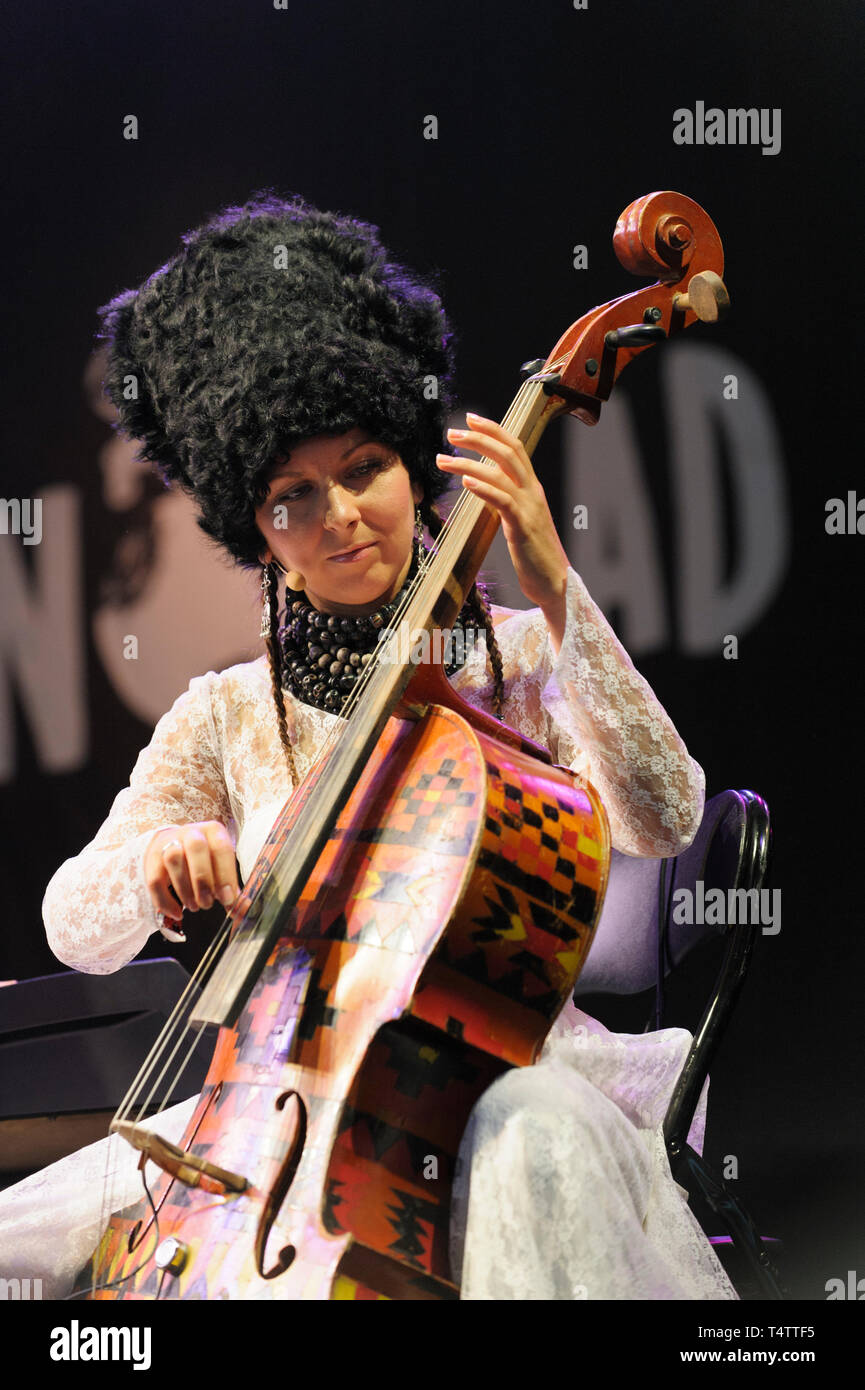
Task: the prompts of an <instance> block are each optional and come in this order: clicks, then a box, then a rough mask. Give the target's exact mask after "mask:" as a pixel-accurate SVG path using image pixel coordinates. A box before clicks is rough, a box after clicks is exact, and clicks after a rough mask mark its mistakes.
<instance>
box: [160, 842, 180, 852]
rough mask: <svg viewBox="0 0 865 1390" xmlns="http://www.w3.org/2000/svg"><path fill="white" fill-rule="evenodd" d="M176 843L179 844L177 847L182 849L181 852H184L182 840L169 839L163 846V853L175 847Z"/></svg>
mask: <svg viewBox="0 0 865 1390" xmlns="http://www.w3.org/2000/svg"><path fill="white" fill-rule="evenodd" d="M175 845H176V846H177V848H178V849H179V850H180V852H181V854H182V853H183V845H182V843H181V841H180V840H168V841H167V843H166V844H164V845H163V846H162V853H163V855H164V854H165V853H166V851H167V850H170V849H174V846H175Z"/></svg>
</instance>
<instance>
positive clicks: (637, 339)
mask: <svg viewBox="0 0 865 1390" xmlns="http://www.w3.org/2000/svg"><path fill="white" fill-rule="evenodd" d="M666 336H667V331H666V329H664V328H662V327H661V325H660V324H659V323H629V324H628V325H627V327H625V328H611V329H610V331H609V332H608V333H605V334H604V347H605V348H632V347H645V345H646V344H647V343H660V342H661V341H662V340H663V339H664V338H666Z"/></svg>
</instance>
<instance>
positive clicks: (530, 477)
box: [436, 414, 569, 613]
mask: <svg viewBox="0 0 865 1390" xmlns="http://www.w3.org/2000/svg"><path fill="white" fill-rule="evenodd" d="M466 420H467V422H468V425H469V428H468V429H467V430H448V439H449V440H450V442H451V443H452V444H455V445H457V446H458V447H459V448H463V449H472V450H474V451H476V452H477V453H479V454H483V455H484V456H485V457H486V458H487V459H489V460H490V461H491V462H490V464H487V463H482V462H481V461H480V460H479V459H478V460H475V459H467V458H452V457H451V455H450V454H437V455H436V462H437V463H438V466H439V467H440V468H441V469H443V471H445V472H453V473H461V474H462V477H463V485H464V486H465V487H466V488H467V489H468V491H470V492H473V493H474V494H475V496H477V497H479V498H480V499H481V501H482V502H486V503H487V505H488V506H490V507H493V508H494V509H495V510H496V511H497V512H498V513H499V516H500V517H501V522H502V531H503V532H504V536H505V540H506V541H507V545H508V550H509V551H510V554H511V559H512V560H513V563H514V569H515V570H516V574H517V580H518V582H519V586H520V588H521V589H522V591H523V593H524V594H525V596H526V598H527V599H528V600H529V602H530V603H532V604H534V605H535V607H537V608H540V609H542V610H543V611H544V612H545V613H549V612H550V611H555V610H556V609H557V608H559V607H561V606H562V605H563V603H564V595H565V589H566V586H567V576H568V565H569V561H568V557H567V555H566V553H565V549H564V546H563V545H562V543H561V541H560V539H559V534H558V532H557V530H556V526H555V522H554V521H553V518H552V514H551V512H550V507H549V503H548V502H547V498H546V494H545V493H544V490H543V488H542V487H541V485H540V483H539V481H538V479H537V476H536V475H535V471H534V469H533V468H532V465H531V460H530V459H529V456H528V454H527V453H526V451H525V449H524V448H523V446H522V444H521V443H520V441H519V440H518V439H517V438H516V436H515V435H513V434H510V433H509V432H508V431H507V430H506V429H504V428H503V427H502V426H501V425H499V424H497V423H496V422H495V421H494V420H486V419H484V417H483V416H481V415H470V414H469V415H466Z"/></svg>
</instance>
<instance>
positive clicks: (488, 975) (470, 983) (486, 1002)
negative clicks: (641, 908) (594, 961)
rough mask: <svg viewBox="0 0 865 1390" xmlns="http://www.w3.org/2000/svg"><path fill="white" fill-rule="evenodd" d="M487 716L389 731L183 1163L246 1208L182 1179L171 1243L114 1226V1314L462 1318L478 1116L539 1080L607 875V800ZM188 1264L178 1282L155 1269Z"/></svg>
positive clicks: (406, 722) (169, 1212)
mask: <svg viewBox="0 0 865 1390" xmlns="http://www.w3.org/2000/svg"><path fill="white" fill-rule="evenodd" d="M451 697H452V698H453V694H452V695H451ZM465 708H466V710H467V711H469V710H470V711H471V715H472V720H471V722H469V720H468V719H467V718H465V717H464V716H463V715H461V714H458V713H457V712H456V711H455V710H453V709H448V708H445V707H444V706H442V705H437V704H436V705H431V706H430V707H429V708H428V711H427V713H426V714H425V715H424V716H423V717H422V718H420V719H417V720H412V719H401V718H396V717H395V718H392V719H391V720H390V721H389V723H388V726H387V729H386V731H385V735H384V736H383V738H382V739H381V740H380V743H379V747H378V749H377V750H376V753H375V755H374V756H373V758H372V760H371V761H370V763H369V764H368V766H367V768H366V769H365V771H364V773H363V774H362V776H361V779H360V781H359V783H358V784H357V786H356V788H355V790H354V792H353V793H352V796H351V798H350V799H349V802H348V804H347V806H346V807H345V809H344V811H343V813H342V814H341V815H340V817H339V819H338V821H337V824H336V826H335V827H334V830H333V832H332V835H331V837H330V839H329V841H328V844H327V846H326V848H325V850H324V852H323V854H322V856H321V859H320V861H319V864H318V866H317V872H316V874H315V875H314V878H313V880H312V881H311V882H310V885H309V890H308V893H306V892H305V893H304V895H303V897H302V898H301V901H300V903H299V904H298V906H297V908H296V910H295V912H294V914H293V919H292V922H291V929H290V930H289V931H288V932H286V934H285V935H284V937H283V938H282V939H281V940H280V941H279V943H278V945H277V947H276V948H275V950H274V952H273V954H272V957H271V959H270V960H269V961H268V964H267V967H266V969H265V971H264V972H263V974H262V976H261V978H260V980H259V982H258V984H257V986H256V987H255V990H254V992H253V995H252V997H251V999H250V1001H249V1003H248V1005H247V1007H246V1009H245V1011H244V1013H243V1015H242V1017H241V1019H240V1020H239V1022H238V1024H237V1026H236V1028H235V1029H233V1030H229V1029H224V1030H223V1031H222V1034H221V1036H220V1041H219V1045H218V1047H217V1051H216V1054H215V1056H214V1060H213V1063H212V1066H211V1069H210V1073H209V1075H208V1078H207V1081H206V1084H205V1087H204V1091H203V1092H202V1096H201V1100H200V1103H199V1105H198V1107H197V1109H196V1112H195V1115H194V1116H193V1118H192V1120H191V1122H190V1125H189V1127H188V1131H187V1134H186V1135H185V1136H184V1140H183V1144H182V1147H183V1148H184V1149H185V1150H187V1151H188V1152H189V1153H190V1154H201V1155H206V1156H207V1158H208V1159H210V1160H212V1161H213V1162H214V1163H215V1164H218V1165H219V1167H220V1168H222V1169H225V1170H228V1171H229V1172H231V1173H232V1174H236V1175H242V1176H243V1177H245V1178H246V1179H247V1181H248V1186H247V1187H246V1188H245V1189H244V1190H243V1191H240V1192H232V1191H230V1190H226V1191H223V1192H219V1191H218V1190H214V1189H215V1187H216V1186H217V1185H216V1184H215V1183H214V1182H213V1180H212V1178H211V1179H210V1180H208V1181H207V1184H206V1185H207V1188H208V1190H203V1188H202V1185H198V1186H195V1187H191V1186H187V1185H185V1184H184V1182H183V1181H181V1180H179V1179H178V1178H177V1177H175V1176H172V1175H171V1174H163V1175H161V1177H160V1181H159V1183H158V1184H157V1185H156V1187H155V1188H154V1190H153V1198H154V1203H155V1206H156V1211H157V1215H158V1221H159V1231H158V1241H157V1233H156V1228H155V1225H154V1222H153V1217H152V1213H151V1211H150V1208H149V1205H148V1203H147V1202H146V1201H144V1200H142V1202H141V1203H139V1204H138V1206H137V1207H136V1208H134V1209H132V1210H130V1211H127V1212H124V1213H119V1214H118V1215H117V1216H115V1217H114V1218H113V1219H112V1222H111V1226H110V1228H109V1230H108V1232H107V1233H106V1236H105V1238H104V1240H103V1244H102V1247H101V1250H100V1252H99V1253H98V1264H99V1267H100V1269H101V1270H102V1273H103V1276H107V1280H108V1283H109V1284H111V1285H112V1286H113V1287H111V1288H104V1289H101V1290H99V1291H97V1292H95V1293H94V1294H93V1295H92V1296H93V1297H97V1298H106V1297H107V1298H118V1297H119V1298H127V1299H128V1298H132V1299H134V1298H156V1297H161V1298H178V1297H181V1298H182V1297H187V1298H189V1297H191V1298H205V1299H213V1298H247V1299H248V1298H256V1299H258V1298H282V1299H284V1298H289V1299H309V1298H312V1299H329V1298H358V1299H361V1298H364V1299H369V1298H409V1299H429V1298H432V1299H448V1298H455V1297H457V1296H458V1289H457V1286H456V1285H455V1284H454V1282H453V1280H452V1279H451V1274H450V1265H449V1259H448V1222H449V1214H450V1190H451V1183H452V1181H453V1175H454V1164H455V1160H456V1155H457V1149H458V1147H459V1142H460V1138H461V1136H462V1133H463V1130H464V1129H465V1125H466V1122H467V1119H468V1116H469V1112H470V1110H471V1108H472V1106H473V1105H474V1103H475V1101H476V1100H477V1099H478V1098H479V1096H480V1095H481V1094H482V1092H483V1091H484V1090H486V1088H487V1086H489V1085H490V1084H491V1083H492V1082H493V1081H494V1080H495V1078H496V1077H497V1076H498V1075H500V1074H501V1073H502V1072H503V1071H505V1070H506V1069H507V1068H509V1067H511V1066H525V1065H529V1064H530V1063H531V1062H533V1061H534V1060H535V1057H536V1055H537V1053H538V1051H539V1050H540V1047H541V1046H542V1044H543V1040H544V1037H545V1036H546V1033H547V1031H548V1029H549V1027H550V1024H551V1023H552V1022H553V1020H554V1019H555V1017H556V1015H557V1014H558V1012H559V1010H560V1009H561V1007H562V1005H563V1004H564V1002H565V1000H566V999H567V998H568V996H569V994H570V993H571V991H572V990H573V985H574V981H575V980H576V977H577V974H578V972H579V969H580V966H581V965H582V962H583V960H584V958H585V955H586V953H587V951H588V948H589V945H590V943H591V938H592V933H593V931H594V927H595V924H596V922H597V918H598V914H599V911H600V907H601V903H602V901H603V895H604V891H605V888H606V880H607V873H608V868H609V830H608V827H607V821H606V816H605V814H604V811H603V808H602V807H601V804H600V802H599V800H598V798H597V795H596V793H595V792H594V791H593V790H592V789H591V788H590V787H588V786H581V785H580V782H579V779H578V778H576V777H575V775H574V774H572V773H569V772H567V771H566V770H565V769H563V768H559V767H554V766H552V765H551V764H549V763H545V762H544V761H542V760H541V759H540V758H539V757H538V756H537V754H538V753H541V752H542V750H539V749H535V750H534V752H533V753H530V752H529V751H528V748H529V747H533V746H532V745H528V744H526V743H525V741H522V742H523V744H524V746H523V747H522V748H521V747H517V746H515V745H513V744H508V743H504V742H502V741H501V739H495V738H493V737H492V736H491V735H490V734H489V733H487V732H485V731H484V730H483V729H482V728H479V727H477V725H479V724H482V723H483V716H482V715H478V712H477V711H475V710H472V709H471V707H470V706H466V707H465ZM490 722H491V721H490ZM473 725H475V727H473ZM285 834H290V825H280V826H279V836H280V837H282V836H284V835H285ZM272 838H273V840H274V844H275V843H277V839H276V836H273V837H272ZM265 852H266V851H265ZM216 1205H218V1206H220V1207H221V1208H222V1211H221V1213H220V1216H221V1220H220V1221H219V1223H218V1230H217V1231H216V1232H215V1230H214V1228H215V1226H216V1224H217V1223H215V1222H214V1219H213V1217H214V1207H215V1206H216ZM171 1242H175V1243H176V1245H175V1249H176V1251H179V1252H180V1256H177V1255H175V1265H176V1268H175V1269H174V1270H172V1269H168V1270H167V1271H166V1269H165V1267H164V1265H163V1267H162V1268H160V1266H159V1264H157V1263H156V1262H155V1261H154V1259H153V1254H154V1252H155V1250H156V1247H157V1244H158V1245H159V1246H164V1247H165V1248H166V1251H167V1250H170V1249H171ZM143 1256H149V1258H143ZM181 1259H182V1264H181V1263H180V1261H181ZM132 1271H135V1272H132ZM127 1276H128V1277H127ZM118 1281H120V1282H119V1283H118ZM89 1282H90V1267H89V1266H88V1268H87V1270H86V1271H83V1272H82V1279H81V1283H82V1284H83V1285H84V1286H85V1287H86V1285H87V1283H89Z"/></svg>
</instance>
